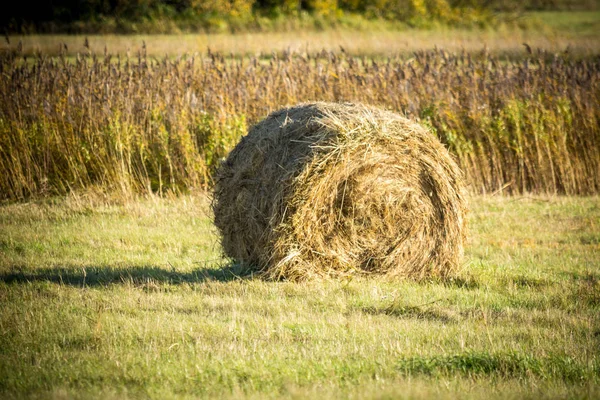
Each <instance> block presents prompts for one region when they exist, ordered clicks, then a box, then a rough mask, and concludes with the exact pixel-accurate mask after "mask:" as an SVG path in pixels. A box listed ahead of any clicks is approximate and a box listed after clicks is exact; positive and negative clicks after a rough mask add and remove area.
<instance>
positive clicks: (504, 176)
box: [0, 49, 600, 199]
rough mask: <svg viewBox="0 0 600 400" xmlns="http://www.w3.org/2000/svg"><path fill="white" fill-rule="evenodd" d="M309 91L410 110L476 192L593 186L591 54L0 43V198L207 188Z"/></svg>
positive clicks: (598, 66)
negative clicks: (69, 53)
mask: <svg viewBox="0 0 600 400" xmlns="http://www.w3.org/2000/svg"><path fill="white" fill-rule="evenodd" d="M314 100H321V101H358V102H362V103H368V104H374V105H379V106H383V107H386V108H388V109H391V110H394V111H397V112H400V113H402V114H405V115H407V116H408V117H411V118H419V119H420V120H421V122H423V123H424V124H426V125H428V126H429V127H430V128H431V129H432V130H433V131H434V132H435V133H436V134H437V135H438V137H439V138H440V139H441V140H442V142H443V143H445V144H446V145H447V146H448V148H449V149H450V151H451V152H452V153H453V154H454V155H455V156H456V157H457V161H458V163H459V164H460V166H461V167H462V168H463V170H464V171H465V174H466V178H467V181H468V184H469V185H470V189H471V191H472V192H476V193H491V192H498V191H502V192H505V193H522V192H541V193H565V194H591V193H598V192H599V191H600V124H599V122H600V104H599V100H600V63H599V62H598V60H597V59H586V60H575V59H572V58H569V56H568V55H565V54H560V55H551V54H546V53H544V52H535V51H534V52H532V53H531V54H528V55H527V57H525V58H522V59H519V60H509V59H503V58H500V57H499V56H493V55H489V54H487V53H477V54H472V53H459V54H449V53H447V52H445V51H442V50H438V51H431V52H418V53H415V54H414V56H413V57H411V58H410V59H406V58H400V57H392V58H388V59H370V58H366V57H362V58H361V57H352V56H349V55H346V54H344V53H343V52H342V53H332V52H321V53H317V54H294V53H289V52H284V53H281V54H272V55H270V56H268V57H242V58H232V57H226V56H225V55H223V54H214V53H210V52H209V53H207V54H202V55H199V56H198V55H196V56H185V57H180V58H178V59H175V60H171V59H162V60H159V59H154V58H149V57H146V56H145V49H141V50H140V51H139V53H138V55H137V56H136V57H132V58H126V57H123V58H115V57H111V56H110V55H106V56H105V57H101V58H96V57H95V56H91V55H79V56H78V57H77V58H76V59H66V58H65V57H55V58H46V57H43V56H39V57H30V58H28V59H26V60H23V57H21V56H19V55H18V54H15V53H14V52H13V53H4V54H3V55H2V56H1V60H0V197H1V198H3V199H23V198H28V197H31V196H37V195H45V194H64V193H66V192H68V191H70V190H78V189H84V188H89V187H99V188H100V189H102V190H109V191H117V192H119V193H124V194H135V193H140V192H141V193H143V192H150V191H152V192H161V193H162V192H165V191H170V190H174V191H186V190H190V189H193V188H197V187H206V186H210V185H211V184H212V175H213V172H214V170H215V168H216V166H217V165H218V162H219V160H220V159H222V158H223V157H224V156H225V155H226V154H227V152H228V151H229V150H230V149H231V148H232V147H233V146H234V145H235V143H236V142H237V141H238V140H239V138H240V137H241V136H242V135H243V134H244V133H245V132H246V130H247V127H248V125H249V124H253V123H255V122H257V121H258V120H259V119H262V118H263V117H265V116H266V115H267V114H268V113H269V112H271V111H273V110H275V109H278V108H281V107H282V106H284V105H293V104H296V103H299V102H304V101H314Z"/></svg>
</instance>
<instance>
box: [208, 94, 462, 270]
mask: <svg viewBox="0 0 600 400" xmlns="http://www.w3.org/2000/svg"><path fill="white" fill-rule="evenodd" d="M465 197H466V193H465V190H464V181H463V179H462V173H461V171H460V170H459V169H458V166H457V165H456V163H455V162H454V160H453V159H452V158H451V156H450V154H448V151H447V150H446V149H445V148H444V147H443V145H442V144H441V143H440V142H439V140H437V139H436V137H435V136H434V135H432V134H431V133H430V132H428V131H427V130H426V129H424V128H423V127H422V126H420V125H418V124H415V123H414V122H412V121H410V120H408V119H406V118H402V117H401V116H399V115H398V114H395V113H390V112H386V111H383V110H381V109H378V108H376V107H370V106H365V105H362V104H352V105H351V104H339V103H324V102H320V103H309V104H302V105H299V106H295V107H291V108H286V109H282V110H278V111H276V112H274V113H272V114H270V115H269V116H268V117H267V118H266V119H265V120H263V121H261V122H260V123H258V124H256V125H255V126H254V127H253V128H252V129H251V130H250V132H249V133H248V136H246V137H244V138H243V139H242V141H241V142H240V143H239V144H238V145H237V146H236V147H235V148H234V149H233V151H232V152H231V153H230V155H229V156H228V158H227V160H226V161H225V162H224V163H223V164H222V166H221V168H219V170H218V171H217V174H216V184H215V201H214V207H213V209H214V218H215V225H216V226H217V228H218V229H219V231H220V232H221V236H222V242H221V244H222V246H223V250H224V251H225V254H227V255H228V256H229V257H231V258H232V259H234V260H236V261H237V262H241V263H243V264H245V265H246V266H249V267H250V268H254V269H257V270H259V271H260V272H261V273H263V274H264V275H266V276H268V277H270V278H276V279H279V278H286V279H294V280H301V279H307V278H311V277H314V276H329V277H344V276H348V275H353V274H355V275H368V274H386V275H388V276H405V277H406V276H410V277H413V278H421V279H422V278H424V277H431V276H437V277H448V276H450V275H451V274H452V273H454V272H455V271H456V269H457V268H458V266H459V265H460V262H461V258H462V254H463V240H464V237H465V232H464V227H465V222H466V217H465V211H466V198H465Z"/></svg>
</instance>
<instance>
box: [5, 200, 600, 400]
mask: <svg viewBox="0 0 600 400" xmlns="http://www.w3.org/2000/svg"><path fill="white" fill-rule="evenodd" d="M471 208H472V211H471V214H470V231H471V233H470V237H469V242H468V246H467V256H466V259H465V261H464V266H463V269H462V270H461V271H460V272H459V273H458V275H457V276H456V277H455V278H454V279H452V280H449V281H423V282H414V281H408V280H386V279H354V280H347V281H313V282H305V283H290V282H267V281H262V280H258V279H256V278H253V277H251V276H240V274H241V271H239V270H238V269H237V268H236V267H235V266H232V265H229V264H227V261H226V260H224V259H222V257H221V255H220V249H219V246H218V243H217V239H216V236H215V234H214V231H213V228H212V225H211V222H210V217H209V214H208V207H207V200H206V199H205V198H203V197H202V196H182V197H178V198H172V199H158V198H149V199H146V200H140V201H133V202H129V203H125V205H114V204H113V205H111V204H110V203H109V202H103V201H98V200H93V199H88V198H85V197H77V196H69V197H67V198H66V199H64V198H63V199H57V200H44V201H38V202H29V203H14V204H5V205H3V206H1V207H0V303H1V306H2V308H1V311H0V332H1V334H0V397H2V398H12V397H28V398H89V397H93V398H97V397H103V398H114V397H118V398H138V397H147V396H149V397H154V398H174V397H177V398H191V397H218V398H272V397H283V398H305V397H309V398H316V397H319V398H361V399H362V398H398V397H400V398H425V397H436V398H457V397H458V398H486V399H489V398H500V397H501V398H519V399H520V398H588V399H592V398H598V397H599V396H600V352H599V351H598V348H600V347H599V346H600V317H599V316H600V268H599V265H600V198H598V197H580V198H576V197H512V198H506V197H475V198H473V199H472V200H471Z"/></svg>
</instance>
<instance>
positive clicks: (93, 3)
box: [0, 0, 598, 33]
mask: <svg viewBox="0 0 600 400" xmlns="http://www.w3.org/2000/svg"><path fill="white" fill-rule="evenodd" d="M597 8H598V0H525V1H516V0H375V1H368V0H227V1H218V0H82V1H75V0H54V1H52V2H41V3H39V2H32V1H30V0H26V1H21V2H15V3H13V4H12V5H11V11H10V12H7V13H3V14H2V15H1V16H0V27H1V28H2V29H3V30H4V31H8V32H18V33H31V32H69V33H92V32H120V33H132V32H156V33H159V32H177V31H223V30H233V31H237V30H264V29H270V27H272V25H273V21H274V20H290V19H291V20H300V23H301V24H304V25H312V27H315V28H319V27H324V26H327V25H336V24H340V23H342V24H343V23H350V22H349V20H348V17H349V16H359V17H360V18H367V19H373V18H377V19H386V20H391V21H397V22H399V23H402V24H404V25H406V26H431V24H436V23H442V24H449V25H461V26H465V25H466V26H474V25H477V26H483V25H488V24H490V23H492V22H493V20H494V18H495V17H496V16H495V15H494V14H495V13H496V12H498V11H504V12H506V11H511V12H514V11H523V10H561V9H577V10H581V9H584V10H593V9H597Z"/></svg>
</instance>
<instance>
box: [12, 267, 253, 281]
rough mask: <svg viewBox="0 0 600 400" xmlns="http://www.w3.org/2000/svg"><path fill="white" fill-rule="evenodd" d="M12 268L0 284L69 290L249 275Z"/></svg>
mask: <svg viewBox="0 0 600 400" xmlns="http://www.w3.org/2000/svg"><path fill="white" fill-rule="evenodd" d="M19 269H20V268H18V267H15V268H14V269H13V271H12V272H7V273H0V282H4V283H7V284H18V283H28V282H52V283H58V284H62V285H70V286H79V287H84V286H105V285H111V284H134V285H142V284H147V283H150V282H152V283H166V284H174V285H177V284H183V283H198V282H207V281H218V282H230V281H234V280H239V279H248V278H251V277H252V276H253V274H252V271H251V270H249V269H247V268H244V267H242V266H240V265H238V264H227V265H225V266H220V267H214V268H210V267H205V268H198V269H195V270H193V271H189V272H180V271H177V270H175V269H169V268H163V267H158V266H153V265H149V266H139V267H137V266H136V267H129V268H119V267H110V266H92V267H85V268H84V267H57V268H44V269H39V270H36V271H26V272H23V271H19Z"/></svg>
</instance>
